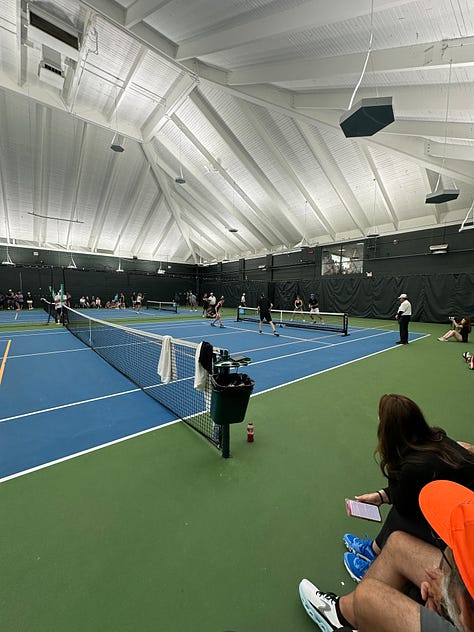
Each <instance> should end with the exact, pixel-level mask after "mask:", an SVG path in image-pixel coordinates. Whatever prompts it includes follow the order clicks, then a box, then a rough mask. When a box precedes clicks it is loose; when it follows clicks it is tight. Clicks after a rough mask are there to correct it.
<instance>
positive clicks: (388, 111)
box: [339, 0, 395, 138]
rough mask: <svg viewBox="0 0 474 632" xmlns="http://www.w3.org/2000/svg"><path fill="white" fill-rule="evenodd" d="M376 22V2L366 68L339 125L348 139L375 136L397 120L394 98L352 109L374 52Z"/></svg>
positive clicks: (368, 101) (376, 99) (371, 100)
mask: <svg viewBox="0 0 474 632" xmlns="http://www.w3.org/2000/svg"><path fill="white" fill-rule="evenodd" d="M373 20H374V0H372V3H371V10H370V38H369V49H368V51H367V56H366V58H365V63H364V67H363V68H362V73H361V75H360V78H359V81H358V82H357V84H356V87H355V88H354V92H353V93H352V97H351V100H350V102H349V107H348V108H347V109H348V111H347V112H346V113H345V114H343V115H342V116H341V118H340V120H339V125H340V127H341V129H342V131H343V132H344V136H345V137H346V138H354V137H358V136H373V135H374V134H376V133H377V132H380V130H381V129H383V128H384V127H387V125H390V123H393V121H394V120H395V116H394V114H393V107H392V97H369V98H365V99H361V100H360V101H359V102H358V103H356V104H355V105H354V107H352V103H353V101H354V97H355V95H356V92H357V90H358V89H359V86H360V84H361V83H362V78H363V77H364V74H365V70H366V68H367V64H368V62H369V57H370V53H371V52H372V41H373V37H374V32H373Z"/></svg>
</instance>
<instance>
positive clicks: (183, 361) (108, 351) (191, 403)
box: [45, 305, 228, 448]
mask: <svg viewBox="0 0 474 632" xmlns="http://www.w3.org/2000/svg"><path fill="white" fill-rule="evenodd" d="M45 310H46V311H48V310H47V306H46V305H45ZM64 321H65V324H66V327H67V328H68V329H69V331H70V332H71V333H72V334H74V336H76V337H77V338H79V340H81V341H82V342H83V343H84V344H86V345H87V346H88V347H90V348H91V349H92V350H93V351H95V352H96V353H97V354H98V355H99V356H100V357H101V358H103V359H104V360H106V361H107V362H108V363H109V364H110V365H112V366H113V367H114V368H115V369H117V371H120V373H122V374H123V375H125V376H126V377H127V378H128V379H129V380H131V381H132V382H133V383H134V384H136V385H137V386H138V387H139V388H141V389H142V390H143V392H144V393H146V394H147V395H149V396H150V397H152V398H153V399H155V400H156V401H157V402H159V403H160V404H161V405H162V406H164V407H165V408H167V409H168V410H170V411H171V412H172V413H174V414H175V415H177V416H178V417H179V418H180V419H182V420H183V421H184V422H186V423H187V424H188V425H189V426H191V427H192V428H194V430H196V431H197V432H199V433H200V434H201V435H203V436H204V437H206V438H207V439H208V440H209V441H210V442H211V443H213V444H214V445H216V446H217V447H219V448H220V447H221V446H220V438H221V434H220V432H218V427H216V425H215V424H214V423H213V421H212V419H211V416H210V406H211V389H210V388H209V389H206V390H205V391H199V390H196V389H195V388H194V374H195V358H196V352H197V350H198V347H199V344H197V343H193V342H188V341H186V340H180V339H177V338H171V337H170V336H169V337H166V336H159V335H157V334H152V333H149V332H146V331H138V330H136V329H132V328H130V327H124V326H123V325H117V324H115V323H111V322H107V321H105V320H100V319H98V318H92V317H90V316H87V315H85V314H82V313H80V312H78V311H76V310H75V309H72V308H70V307H65V308H64ZM165 338H167V340H165ZM162 352H163V353H167V357H168V363H167V371H166V372H167V377H163V379H164V380H168V379H169V381H166V383H165V382H164V381H162V379H161V378H160V375H158V368H159V364H160V358H161V354H162ZM216 355H228V354H227V351H224V350H221V349H216V348H214V357H215V356H216ZM162 368H163V367H162ZM161 375H162V376H163V370H161Z"/></svg>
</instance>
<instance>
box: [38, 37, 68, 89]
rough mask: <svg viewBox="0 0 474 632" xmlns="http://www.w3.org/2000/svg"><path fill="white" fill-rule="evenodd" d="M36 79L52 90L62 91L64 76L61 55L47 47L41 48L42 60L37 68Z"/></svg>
mask: <svg viewBox="0 0 474 632" xmlns="http://www.w3.org/2000/svg"><path fill="white" fill-rule="evenodd" d="M38 77H39V78H40V79H41V81H44V82H45V83H48V84H49V85H50V86H53V88H57V89H58V90H62V89H63V86H64V80H65V76H64V72H63V68H62V60H61V54H60V53H58V52H57V51H55V50H53V49H52V48H49V47H48V46H43V59H42V60H41V61H40V64H39V67H38Z"/></svg>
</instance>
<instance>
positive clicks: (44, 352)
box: [11, 347, 92, 358]
mask: <svg viewBox="0 0 474 632" xmlns="http://www.w3.org/2000/svg"><path fill="white" fill-rule="evenodd" d="M76 351H92V349H91V348H90V347H85V348H84V349H82V348H80V349H63V350H61V351H38V352H36V353H21V354H18V355H14V356H11V357H12V358H33V357H34V356H44V355H54V354H56V353H76Z"/></svg>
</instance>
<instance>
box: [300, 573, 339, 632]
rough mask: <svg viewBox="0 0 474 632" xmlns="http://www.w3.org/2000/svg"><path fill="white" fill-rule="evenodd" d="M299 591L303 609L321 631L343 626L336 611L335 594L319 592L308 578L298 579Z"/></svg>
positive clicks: (331, 631)
mask: <svg viewBox="0 0 474 632" xmlns="http://www.w3.org/2000/svg"><path fill="white" fill-rule="evenodd" d="M299 592H300V599H301V603H302V604H303V607H304V609H305V610H306V612H307V614H308V615H309V616H310V617H311V619H312V620H313V621H314V622H315V623H316V625H317V626H319V628H320V629H321V630H322V632H334V630H338V629H339V628H341V627H343V624H342V623H341V622H340V621H339V617H338V616H337V612H336V601H337V599H338V597H337V595H335V594H334V593H325V592H321V591H320V590H318V589H317V588H316V586H314V584H312V583H311V582H310V581H309V580H308V579H302V580H301V581H300V586H299Z"/></svg>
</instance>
